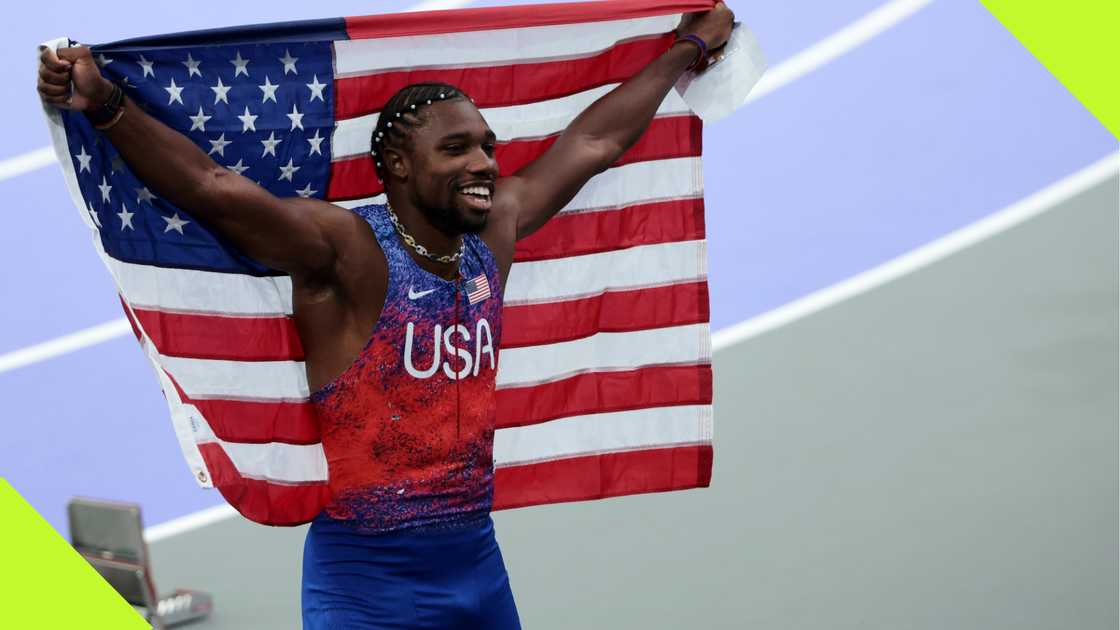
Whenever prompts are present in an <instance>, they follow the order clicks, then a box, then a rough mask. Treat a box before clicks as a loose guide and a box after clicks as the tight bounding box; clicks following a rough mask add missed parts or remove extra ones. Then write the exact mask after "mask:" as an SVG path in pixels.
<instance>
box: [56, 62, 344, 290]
mask: <svg viewBox="0 0 1120 630" xmlns="http://www.w3.org/2000/svg"><path fill="white" fill-rule="evenodd" d="M39 59H40V64H39V83H38V88H39V93H40V95H41V96H42V98H43V100H44V101H46V102H48V103H51V104H53V105H56V106H58V107H63V108H67V109H72V110H76V111H87V110H89V109H91V108H93V107H100V106H101V105H102V104H103V103H105V102H106V101H107V100H108V99H109V97H110V95H111V94H112V92H113V89H114V88H113V84H112V83H111V82H109V81H108V80H106V79H105V78H104V77H102V76H101V73H100V72H99V71H98V68H97V65H96V63H95V62H94V60H93V57H92V56H91V54H90V51H89V48H86V47H76V48H63V49H60V50H59V51H58V53H57V54H56V53H55V52H54V51H52V50H50V49H44V50H43V51H42V52H41V54H40V58H39ZM71 83H72V87H71ZM122 107H123V108H124V114H123V115H122V117H121V118H120V119H119V121H118V122H117V123H116V124H115V125H113V126H112V127H111V128H109V129H107V130H106V131H105V132H104V133H105V135H106V137H107V138H108V139H109V141H110V142H112V143H113V146H114V147H116V148H117V150H118V151H120V153H121V155H122V156H123V157H124V160H125V161H126V162H127V163H128V165H129V167H130V168H131V169H132V171H133V172H134V173H135V174H136V175H137V177H139V178H140V180H141V181H143V182H144V183H145V184H147V185H148V186H149V187H150V188H151V189H152V190H153V191H154V192H156V194H158V195H160V196H161V197H163V198H164V199H167V200H168V201H170V202H171V203H173V204H175V205H177V206H179V207H181V208H183V209H184V210H187V211H188V212H190V213H191V214H192V215H194V216H195V217H197V218H198V219H199V220H201V221H204V222H205V223H207V224H208V225H209V226H211V227H213V228H214V229H215V230H217V231H218V232H219V233H220V234H221V235H222V236H223V237H225V238H227V239H229V241H230V242H232V243H233V244H234V245H235V246H236V247H238V248H239V249H240V250H241V251H243V252H244V253H246V254H247V255H249V256H251V257H253V258H255V259H257V260H259V261H261V262H262V263H264V264H266V265H269V266H271V267H273V268H276V269H280V270H282V271H286V272H288V273H291V274H293V275H304V276H320V275H322V274H324V273H325V274H330V273H332V270H333V268H334V265H335V261H336V259H337V257H338V248H339V246H340V244H341V243H343V242H345V241H346V239H347V238H349V237H350V235H353V234H355V233H356V229H355V228H356V227H357V226H356V225H355V223H356V222H357V221H360V218H358V217H357V215H355V214H353V213H351V212H347V211H346V210H344V209H342V208H339V207H337V206H334V205H332V204H329V203H326V202H324V201H321V200H317V199H299V198H292V199H282V198H279V197H276V196H274V195H272V194H271V193H269V192H268V191H267V190H265V189H263V188H261V187H260V186H258V185H256V184H255V183H254V182H252V181H250V180H249V179H246V178H244V177H242V176H241V175H238V174H237V173H234V172H232V171H230V170H229V169H226V168H225V167H223V166H221V165H219V164H217V163H215V162H214V161H213V160H211V159H210V158H209V157H208V156H207V155H206V154H205V153H204V152H203V151H202V150H201V149H199V148H198V147H197V146H195V144H194V143H193V142H191V141H190V140H189V139H188V138H187V137H186V136H184V135H182V134H180V133H179V132H177V131H175V130H174V129H171V128H170V127H168V126H166V125H164V124H163V123H162V122H160V121H158V120H156V119H155V118H153V117H151V116H149V115H148V114H147V113H146V112H144V110H142V109H141V108H139V107H137V106H136V104H135V103H133V102H132V101H130V100H129V99H128V98H127V97H125V99H124V103H123V105H122Z"/></svg>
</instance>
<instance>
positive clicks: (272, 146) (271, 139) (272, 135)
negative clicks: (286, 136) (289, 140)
mask: <svg viewBox="0 0 1120 630" xmlns="http://www.w3.org/2000/svg"><path fill="white" fill-rule="evenodd" d="M261 144H263V145H264V153H261V157H262V158H263V157H264V156H266V155H269V154H272V157H276V145H278V144H280V140H277V139H276V132H275V131H272V132H269V134H268V139H267V140H261Z"/></svg>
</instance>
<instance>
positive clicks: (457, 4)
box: [404, 0, 472, 13]
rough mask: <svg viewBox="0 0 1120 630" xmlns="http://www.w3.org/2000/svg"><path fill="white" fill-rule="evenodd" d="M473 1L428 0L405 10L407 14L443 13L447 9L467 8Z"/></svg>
mask: <svg viewBox="0 0 1120 630" xmlns="http://www.w3.org/2000/svg"><path fill="white" fill-rule="evenodd" d="M471 1H472V0H427V2H421V3H420V4H418V5H416V6H414V7H412V8H411V9H405V10H404V11H405V13H412V12H413V11H443V10H445V9H459V8H462V7H465V6H467V5H468V4H470V3H471Z"/></svg>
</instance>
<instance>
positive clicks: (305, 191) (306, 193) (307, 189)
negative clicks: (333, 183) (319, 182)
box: [296, 182, 319, 199]
mask: <svg viewBox="0 0 1120 630" xmlns="http://www.w3.org/2000/svg"><path fill="white" fill-rule="evenodd" d="M317 192H319V191H318V190H311V182H307V186H304V187H303V188H301V189H299V190H297V191H296V194H297V195H299V196H300V197H303V198H304V199H307V198H308V197H310V196H311V195H314V194H315V193H317Z"/></svg>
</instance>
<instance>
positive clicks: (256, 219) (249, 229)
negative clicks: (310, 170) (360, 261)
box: [214, 174, 352, 273]
mask: <svg viewBox="0 0 1120 630" xmlns="http://www.w3.org/2000/svg"><path fill="white" fill-rule="evenodd" d="M218 188H219V192H218V195H217V197H218V198H219V199H221V202H220V203H221V204H222V206H223V207H224V208H225V211H224V212H222V213H221V215H220V217H219V218H218V219H217V220H216V225H215V226H214V227H215V228H217V229H218V231H219V232H220V233H221V234H222V236H224V237H226V238H227V239H229V240H230V242H231V243H233V244H234V246H236V247H237V248H238V249H240V250H241V251H242V252H244V253H245V254H246V255H248V256H250V257H252V258H253V259H255V260H258V261H260V262H261V263H264V264H265V265H268V266H269V267H272V268H274V269H279V270H281V271H286V272H288V273H309V272H315V271H319V270H325V269H328V268H330V267H331V266H332V265H333V263H334V259H335V257H336V255H337V247H338V244H339V242H340V238H341V236H342V233H343V231H344V230H345V229H346V228H347V226H348V225H349V222H348V219H349V215H351V214H352V213H351V212H350V211H348V210H346V209H344V208H340V207H338V206H336V205H334V204H331V203H327V202H325V201H322V200H318V199H302V198H298V197H284V198H281V197H277V196H275V195H273V194H272V193H270V192H268V191H267V190H265V189H264V188H261V187H260V186H258V185H256V184H255V183H254V182H252V181H250V180H248V179H245V178H244V177H241V176H240V175H234V174H231V177H229V178H228V179H226V180H225V181H222V182H220V183H219V184H218Z"/></svg>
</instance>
